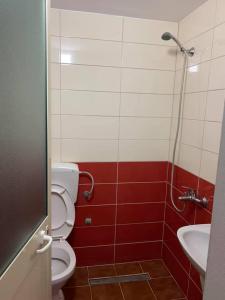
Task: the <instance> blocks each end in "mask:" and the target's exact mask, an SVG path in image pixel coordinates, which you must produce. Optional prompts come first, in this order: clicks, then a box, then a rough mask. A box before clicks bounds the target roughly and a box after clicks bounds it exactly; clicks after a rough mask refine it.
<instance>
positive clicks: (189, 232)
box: [177, 224, 211, 283]
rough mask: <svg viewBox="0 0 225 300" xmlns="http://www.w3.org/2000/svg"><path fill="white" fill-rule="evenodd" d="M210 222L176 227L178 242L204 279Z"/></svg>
mask: <svg viewBox="0 0 225 300" xmlns="http://www.w3.org/2000/svg"><path fill="white" fill-rule="evenodd" d="M210 228H211V225H210V224H200V225H190V226H184V227H181V228H180V229H178V231H177V236H178V239H179V241H180V244H181V246H182V248H183V250H184V252H185V254H186V255H187V257H188V258H189V260H190V262H191V263H192V264H193V266H194V267H195V268H196V269H197V270H198V272H199V273H200V275H201V280H202V283H203V281H204V277H205V272H206V266H207V258H208V249H209V237H210Z"/></svg>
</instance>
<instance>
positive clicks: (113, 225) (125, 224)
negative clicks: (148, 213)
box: [74, 220, 164, 232]
mask: <svg viewBox="0 0 225 300" xmlns="http://www.w3.org/2000/svg"><path fill="white" fill-rule="evenodd" d="M163 222H164V221H163V220H159V221H149V222H131V223H112V224H106V225H104V224H103V225H88V226H87V225H82V226H81V225H75V228H74V230H75V232H76V229H77V228H82V229H84V228H86V229H89V228H92V229H94V228H101V227H104V228H105V227H110V228H112V227H113V228H114V227H115V225H116V226H124V227H125V226H127V225H129V226H135V225H137V226H138V225H154V224H159V225H162V224H163Z"/></svg>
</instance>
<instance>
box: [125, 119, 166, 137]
mask: <svg viewBox="0 0 225 300" xmlns="http://www.w3.org/2000/svg"><path fill="white" fill-rule="evenodd" d="M169 134H170V118H137V117H121V118H120V138H121V139H137V140H138V139H167V140H168V139H169Z"/></svg>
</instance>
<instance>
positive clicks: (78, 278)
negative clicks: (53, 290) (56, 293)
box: [66, 267, 88, 287]
mask: <svg viewBox="0 0 225 300" xmlns="http://www.w3.org/2000/svg"><path fill="white" fill-rule="evenodd" d="M87 284H88V271H87V268H86V267H83V268H76V269H75V272H74V274H73V276H72V277H71V278H70V279H69V280H68V282H67V283H66V287H73V286H81V285H87Z"/></svg>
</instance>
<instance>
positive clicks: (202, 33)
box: [179, 20, 225, 45]
mask: <svg viewBox="0 0 225 300" xmlns="http://www.w3.org/2000/svg"><path fill="white" fill-rule="evenodd" d="M181 22H182V20H181V21H180V22H179V26H180V23H181ZM223 24H225V20H224V21H222V22H220V23H218V24H214V25H213V26H212V27H210V28H208V29H207V30H205V31H202V32H200V33H198V34H196V35H194V36H193V37H191V38H190V39H187V40H185V41H182V42H183V44H184V45H185V44H187V43H190V42H191V41H192V40H194V39H197V38H199V37H201V36H202V35H204V34H206V33H207V32H209V31H211V30H215V29H216V28H217V27H219V26H221V25H223Z"/></svg>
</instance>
